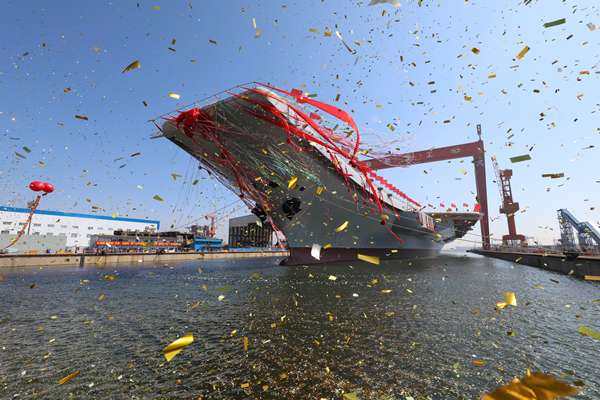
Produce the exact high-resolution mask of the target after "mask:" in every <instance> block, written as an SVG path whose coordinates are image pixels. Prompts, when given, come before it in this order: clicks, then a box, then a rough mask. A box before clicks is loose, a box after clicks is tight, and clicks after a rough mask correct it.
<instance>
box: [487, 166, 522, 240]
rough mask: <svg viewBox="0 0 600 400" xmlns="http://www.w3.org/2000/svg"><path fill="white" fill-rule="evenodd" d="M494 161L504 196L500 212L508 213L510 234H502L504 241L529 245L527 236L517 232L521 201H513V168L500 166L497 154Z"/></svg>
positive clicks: (501, 195) (501, 193)
mask: <svg viewBox="0 0 600 400" xmlns="http://www.w3.org/2000/svg"><path fill="white" fill-rule="evenodd" d="M492 163H493V164H494V170H495V171H496V179H497V180H498V188H499V189H500V197H501V198H502V206H501V207H500V213H501V214H506V219H507V221H508V235H504V236H502V241H503V242H505V243H508V244H514V242H519V243H520V245H521V246H527V241H526V240H525V236H523V235H518V234H517V227H516V225H515V213H516V212H517V211H519V203H516V202H514V201H513V197H512V190H511V188H510V178H511V177H512V174H513V172H512V169H500V168H498V161H496V156H492Z"/></svg>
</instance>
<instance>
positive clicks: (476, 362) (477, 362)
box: [473, 361, 483, 365]
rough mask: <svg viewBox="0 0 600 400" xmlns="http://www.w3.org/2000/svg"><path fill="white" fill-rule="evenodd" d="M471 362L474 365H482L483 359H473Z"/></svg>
mask: <svg viewBox="0 0 600 400" xmlns="http://www.w3.org/2000/svg"><path fill="white" fill-rule="evenodd" d="M473 364H475V365H483V361H473Z"/></svg>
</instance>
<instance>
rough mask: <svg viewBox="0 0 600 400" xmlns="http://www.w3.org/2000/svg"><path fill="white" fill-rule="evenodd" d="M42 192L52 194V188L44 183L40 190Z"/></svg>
mask: <svg viewBox="0 0 600 400" xmlns="http://www.w3.org/2000/svg"><path fill="white" fill-rule="evenodd" d="M42 190H43V191H44V192H46V193H52V192H54V186H52V185H51V184H49V183H44V187H43V188H42Z"/></svg>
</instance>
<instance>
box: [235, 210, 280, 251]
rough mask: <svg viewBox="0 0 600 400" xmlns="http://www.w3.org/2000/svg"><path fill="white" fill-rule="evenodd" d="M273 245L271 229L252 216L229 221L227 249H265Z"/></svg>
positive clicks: (265, 223) (265, 222)
mask: <svg viewBox="0 0 600 400" xmlns="http://www.w3.org/2000/svg"><path fill="white" fill-rule="evenodd" d="M272 245H273V228H272V227H271V223H270V222H269V221H263V222H261V221H260V220H259V218H258V217H257V216H256V215H254V214H251V215H245V216H243V217H238V218H231V219H230V220H229V248H230V249H235V248H265V247H272Z"/></svg>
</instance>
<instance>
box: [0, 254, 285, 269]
mask: <svg viewBox="0 0 600 400" xmlns="http://www.w3.org/2000/svg"><path fill="white" fill-rule="evenodd" d="M288 255H289V252H286V251H240V252H206V253H165V254H156V253H118V254H107V255H104V256H100V255H97V254H88V253H86V254H82V253H79V254H10V255H8V254H5V255H0V269H4V268H22V267H50V266H63V265H79V266H81V267H84V266H97V265H102V266H105V265H117V264H129V265H131V264H136V263H156V264H164V263H169V262H176V261H177V262H182V261H190V260H216V259H230V258H254V257H287V256H288Z"/></svg>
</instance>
